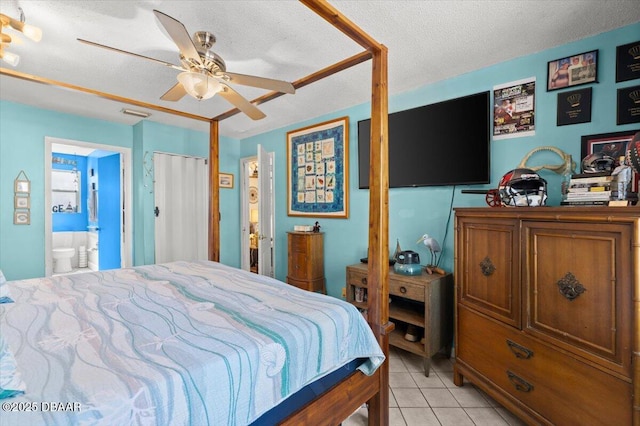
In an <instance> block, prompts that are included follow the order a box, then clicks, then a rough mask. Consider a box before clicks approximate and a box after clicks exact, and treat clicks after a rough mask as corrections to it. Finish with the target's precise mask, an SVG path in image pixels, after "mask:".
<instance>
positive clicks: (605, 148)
mask: <svg viewBox="0 0 640 426" xmlns="http://www.w3.org/2000/svg"><path fill="white" fill-rule="evenodd" d="M639 131H640V129H634V130H626V131H622V132H611V133H599V134H595V135H585V136H582V137H581V147H580V155H581V157H580V158H582V159H584V158H585V157H586V156H587V155H589V154H594V153H596V152H602V153H604V154H605V155H608V156H610V157H612V158H613V159H614V160H616V165H618V161H619V159H620V157H622V156H625V157H626V154H627V146H628V144H629V142H630V141H631V140H632V139H633V136H634V135H635V134H636V133H637V132H639ZM627 161H628V159H627ZM639 186H640V174H638V173H637V172H636V171H635V170H633V169H632V170H631V188H630V192H632V193H637V192H638V188H639Z"/></svg>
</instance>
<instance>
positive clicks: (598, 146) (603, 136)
mask: <svg viewBox="0 0 640 426" xmlns="http://www.w3.org/2000/svg"><path fill="white" fill-rule="evenodd" d="M638 131H640V129H635V130H627V131H624V132H613V133H600V134H597V135H586V136H582V138H581V139H582V146H581V151H580V155H581V156H582V157H580V158H581V159H583V158H585V157H586V156H587V155H589V154H593V153H595V152H602V153H603V154H605V155H608V156H609V157H612V158H614V159H615V160H618V159H619V158H620V157H621V156H623V155H625V154H626V152H627V144H628V143H629V141H630V140H631V139H633V135H635V134H636V132H638Z"/></svg>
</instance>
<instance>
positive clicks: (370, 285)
mask: <svg viewBox="0 0 640 426" xmlns="http://www.w3.org/2000/svg"><path fill="white" fill-rule="evenodd" d="M300 1H301V2H302V3H304V4H305V5H306V6H307V7H309V8H310V9H311V10H313V11H314V12H315V13H316V14H318V15H319V16H321V17H322V18H324V19H325V20H326V21H328V22H329V23H331V25H333V26H334V27H335V28H337V29H339V30H340V31H342V32H343V33H344V34H346V35H347V36H348V37H350V38H351V39H353V40H354V41H355V42H356V43H358V44H360V45H361V46H362V47H364V48H365V49H366V50H367V51H369V52H371V54H372V55H373V68H372V85H371V143H370V153H369V155H370V164H371V168H370V172H369V252H368V256H369V262H368V274H367V275H368V277H367V290H368V295H369V297H368V300H367V304H368V306H367V308H368V315H367V318H368V321H369V325H370V326H371V328H372V330H373V332H374V334H375V335H376V338H377V339H378V342H379V343H380V346H381V347H382V350H383V351H384V353H385V355H388V354H389V333H390V332H391V331H392V330H393V324H391V323H389V305H388V299H389V176H388V156H389V154H388V151H389V150H388V147H389V138H388V112H389V109H388V108H389V107H388V101H389V95H388V85H387V81H388V72H387V69H388V64H387V48H386V46H384V45H382V44H380V43H378V42H377V41H376V40H374V39H373V38H372V37H371V36H370V35H368V34H367V33H366V32H364V31H363V30H362V29H361V28H359V27H358V26H357V25H356V24H354V23H353V22H351V21H350V20H349V19H347V18H346V17H345V16H344V15H342V14H341V13H340V12H339V11H338V10H337V9H336V8H334V7H333V6H331V5H330V4H329V3H327V2H326V1H325V0H300ZM379 369H380V371H379V376H378V377H379V378H380V384H379V385H380V386H379V392H378V393H376V395H375V396H374V397H373V398H371V399H370V400H369V425H379V424H388V422H389V360H388V358H387V360H386V361H385V362H384V363H383V364H382V365H381V366H380V367H379Z"/></svg>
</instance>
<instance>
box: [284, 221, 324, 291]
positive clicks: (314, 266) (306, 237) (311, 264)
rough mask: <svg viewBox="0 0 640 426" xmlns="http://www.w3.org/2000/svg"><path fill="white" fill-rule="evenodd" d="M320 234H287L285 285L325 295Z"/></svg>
mask: <svg viewBox="0 0 640 426" xmlns="http://www.w3.org/2000/svg"><path fill="white" fill-rule="evenodd" d="M323 236H324V234H323V233H322V232H287V244H288V249H289V256H288V272H287V283H289V284H291V285H294V286H296V287H299V288H301V289H304V290H308V291H318V292H321V293H324V294H326V292H327V290H326V288H325V277H324V243H323Z"/></svg>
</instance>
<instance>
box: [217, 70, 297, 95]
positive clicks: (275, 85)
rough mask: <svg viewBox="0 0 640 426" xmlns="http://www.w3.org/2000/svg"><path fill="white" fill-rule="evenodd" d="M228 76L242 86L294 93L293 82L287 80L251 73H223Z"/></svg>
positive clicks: (232, 81)
mask: <svg viewBox="0 0 640 426" xmlns="http://www.w3.org/2000/svg"><path fill="white" fill-rule="evenodd" d="M224 74H225V75H226V76H227V77H229V78H230V80H229V82H231V83H235V84H242V85H244V86H252V87H259V88H261V89H269V90H275V91H276V92H281V93H291V94H294V93H296V89H295V88H294V87H293V84H291V83H289V82H288V81H282V80H274V79H272V78H264V77H256V76H253V75H244V74H236V73H232V72H225V73H224Z"/></svg>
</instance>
